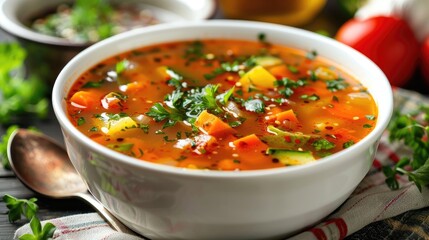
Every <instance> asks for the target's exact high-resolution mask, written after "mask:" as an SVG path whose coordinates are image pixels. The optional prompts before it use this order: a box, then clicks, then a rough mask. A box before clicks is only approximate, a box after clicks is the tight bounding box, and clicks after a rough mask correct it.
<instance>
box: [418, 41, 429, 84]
mask: <svg viewBox="0 0 429 240" xmlns="http://www.w3.org/2000/svg"><path fill="white" fill-rule="evenodd" d="M420 53H421V65H420V67H421V70H422V73H423V77H424V78H425V80H426V83H427V85H428V86H429V36H428V37H426V39H425V40H424V42H423V44H422V49H421V51H420Z"/></svg>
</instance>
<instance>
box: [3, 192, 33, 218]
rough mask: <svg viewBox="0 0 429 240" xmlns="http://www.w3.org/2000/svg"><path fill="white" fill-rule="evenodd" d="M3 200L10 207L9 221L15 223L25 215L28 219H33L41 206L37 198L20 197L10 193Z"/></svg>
mask: <svg viewBox="0 0 429 240" xmlns="http://www.w3.org/2000/svg"><path fill="white" fill-rule="evenodd" d="M3 201H4V202H5V203H6V207H7V208H8V209H9V212H8V217H9V222H11V223H13V222H15V221H18V220H20V219H21V216H25V217H26V218H27V219H31V218H32V217H34V216H35V214H36V212H37V210H38V209H39V207H38V206H37V204H36V201H37V199H36V198H30V199H29V200H27V199H18V198H15V197H13V196H11V195H9V194H6V195H4V196H3Z"/></svg>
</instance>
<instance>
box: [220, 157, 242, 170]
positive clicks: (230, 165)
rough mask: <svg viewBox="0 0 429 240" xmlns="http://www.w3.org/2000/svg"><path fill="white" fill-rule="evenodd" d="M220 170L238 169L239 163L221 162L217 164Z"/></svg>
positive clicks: (228, 160) (227, 160) (229, 160)
mask: <svg viewBox="0 0 429 240" xmlns="http://www.w3.org/2000/svg"><path fill="white" fill-rule="evenodd" d="M217 166H218V168H219V169H220V170H229V171H231V170H235V169H237V168H238V165H237V163H234V161H233V160H232V159H223V160H220V161H219V162H218V164H217Z"/></svg>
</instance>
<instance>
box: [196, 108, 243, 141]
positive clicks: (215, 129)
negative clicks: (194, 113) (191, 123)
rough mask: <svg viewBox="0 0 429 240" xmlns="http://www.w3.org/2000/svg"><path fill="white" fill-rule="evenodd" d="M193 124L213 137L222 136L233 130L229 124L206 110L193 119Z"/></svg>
mask: <svg viewBox="0 0 429 240" xmlns="http://www.w3.org/2000/svg"><path fill="white" fill-rule="evenodd" d="M195 126H196V127H198V128H199V129H200V130H201V131H202V132H204V133H206V134H209V135H212V136H214V137H223V136H225V135H228V134H231V133H233V132H235V130H234V129H233V128H232V127H231V126H229V125H228V124H227V123H225V122H224V121H222V120H221V119H220V118H218V117H217V116H215V115H213V114H211V113H209V112H207V110H204V111H203V112H201V113H200V115H199V116H198V117H197V120H195Z"/></svg>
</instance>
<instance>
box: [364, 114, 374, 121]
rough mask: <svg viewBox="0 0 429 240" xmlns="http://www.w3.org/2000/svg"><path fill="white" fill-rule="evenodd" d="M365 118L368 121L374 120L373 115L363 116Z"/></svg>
mask: <svg viewBox="0 0 429 240" xmlns="http://www.w3.org/2000/svg"><path fill="white" fill-rule="evenodd" d="M365 118H366V119H368V120H375V116H374V115H365Z"/></svg>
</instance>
